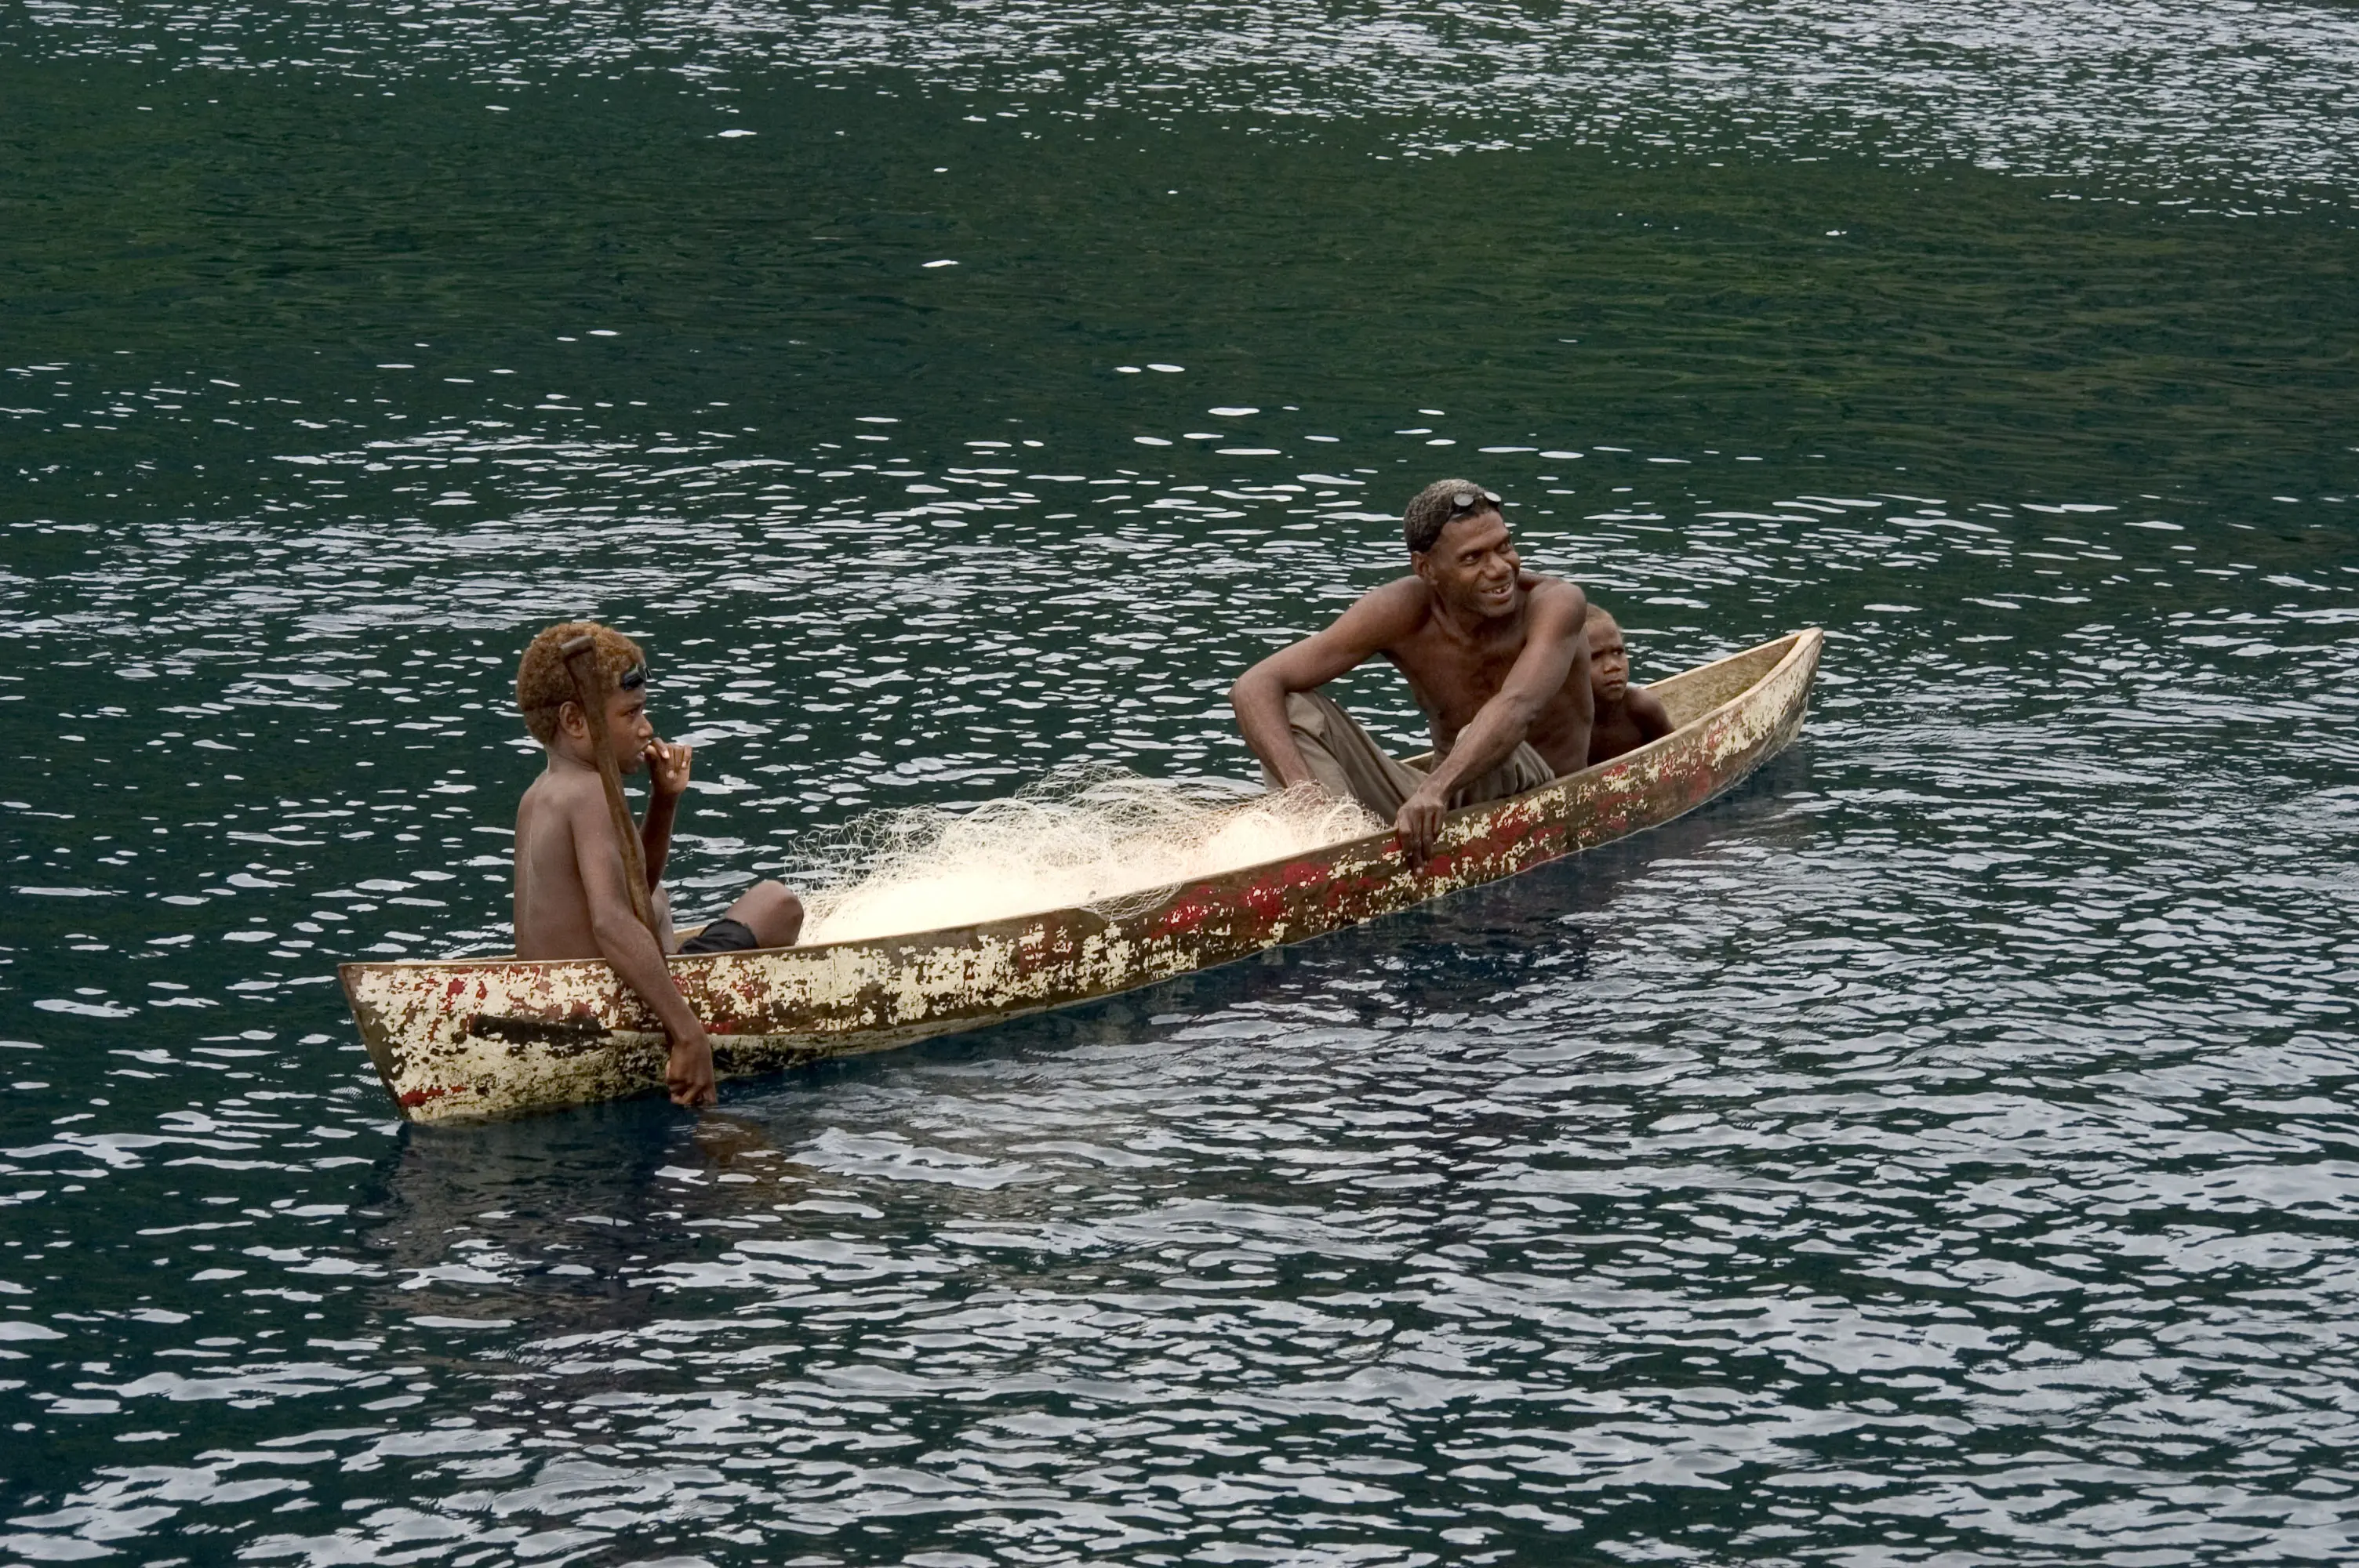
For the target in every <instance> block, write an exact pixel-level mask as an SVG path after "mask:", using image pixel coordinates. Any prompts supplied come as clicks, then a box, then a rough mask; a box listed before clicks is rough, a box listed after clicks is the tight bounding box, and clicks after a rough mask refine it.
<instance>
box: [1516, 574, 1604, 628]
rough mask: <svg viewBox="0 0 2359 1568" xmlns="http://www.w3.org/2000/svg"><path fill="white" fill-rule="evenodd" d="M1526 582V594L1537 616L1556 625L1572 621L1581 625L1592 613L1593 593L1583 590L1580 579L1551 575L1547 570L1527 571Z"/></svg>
mask: <svg viewBox="0 0 2359 1568" xmlns="http://www.w3.org/2000/svg"><path fill="white" fill-rule="evenodd" d="M1523 585H1524V597H1525V599H1526V600H1527V601H1528V602H1529V603H1530V605H1531V609H1532V613H1533V615H1534V618H1535V619H1538V620H1542V621H1545V622H1548V623H1549V624H1550V625H1554V626H1561V625H1563V624H1565V623H1566V622H1568V621H1570V623H1571V625H1573V626H1575V627H1578V626H1579V625H1581V623H1582V620H1583V618H1585V617H1586V616H1587V615H1588V613H1589V595H1587V594H1586V593H1583V592H1582V589H1581V585H1580V584H1579V583H1576V582H1568V581H1567V580H1565V579H1563V578H1560V577H1549V575H1548V574H1547V573H1545V572H1525V573H1524V574H1523Z"/></svg>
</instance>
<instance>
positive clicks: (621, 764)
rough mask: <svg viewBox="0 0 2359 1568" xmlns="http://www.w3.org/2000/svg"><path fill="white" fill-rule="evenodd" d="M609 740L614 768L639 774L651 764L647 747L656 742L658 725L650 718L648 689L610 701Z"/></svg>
mask: <svg viewBox="0 0 2359 1568" xmlns="http://www.w3.org/2000/svg"><path fill="white" fill-rule="evenodd" d="M606 738H607V740H608V741H611V742H612V743H613V745H614V765H615V766H616V767H618V768H620V769H621V770H622V771H623V772H625V773H637V772H638V771H639V769H640V767H641V766H642V765H644V763H645V762H646V760H647V745H648V743H649V742H650V741H654V740H655V738H656V727H655V721H654V720H652V719H649V718H648V717H647V687H646V686H645V685H644V684H642V685H639V686H636V687H630V688H628V689H626V690H622V691H615V692H610V693H608V694H607V697H606Z"/></svg>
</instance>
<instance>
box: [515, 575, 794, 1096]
mask: <svg viewBox="0 0 2359 1568" xmlns="http://www.w3.org/2000/svg"><path fill="white" fill-rule="evenodd" d="M585 634H586V635H588V636H590V637H592V638H593V639H595V645H596V663H597V666H598V680H599V684H600V686H601V687H602V688H603V694H604V697H605V700H606V736H607V742H608V744H609V745H611V746H612V747H613V749H614V761H615V763H616V765H617V766H618V767H619V768H620V769H621V771H622V772H624V773H636V772H638V770H639V769H640V768H641V767H642V766H645V767H646V768H647V770H648V775H649V784H650V789H649V792H648V799H647V820H646V822H645V823H644V824H642V825H641V827H640V829H639V842H640V846H641V848H642V849H643V850H644V852H645V854H646V857H647V887H648V891H649V892H651V893H653V895H654V902H655V906H656V910H657V916H658V918H657V924H658V927H659V928H660V929H659V930H658V931H649V930H648V929H647V927H646V926H644V925H640V924H639V920H638V916H637V915H636V914H633V913H632V910H631V895H630V883H629V881H627V876H626V873H625V871H624V869H623V849H622V846H621V845H620V844H618V843H617V842H615V838H614V816H613V815H612V813H610V812H609V811H608V809H607V806H606V791H605V785H604V784H602V783H601V782H600V780H599V776H598V753H597V751H596V748H595V746H594V745H593V743H592V740H591V731H590V720H589V717H588V715H586V714H584V713H583V712H582V705H581V704H580V702H579V701H577V700H576V697H575V692H574V687H573V677H572V676H571V673H570V672H569V671H568V670H567V669H566V667H565V660H564V658H563V657H562V655H561V654H560V653H559V650H560V648H562V647H563V646H564V645H565V643H568V642H570V641H571V640H572V639H573V638H575V637H579V636H582V635H585ZM516 707H517V708H518V709H519V710H521V711H522V713H523V714H524V721H525V727H526V728H527V729H528V730H531V731H532V736H533V739H534V740H536V741H539V742H540V743H541V746H542V748H543V750H544V751H545V752H547V753H548V766H547V768H545V769H544V770H543V771H542V773H541V775H540V777H538V778H537V779H535V780H534V781H533V782H532V785H531V787H530V788H528V789H527V790H526V791H525V792H524V799H523V801H522V802H521V803H520V804H519V805H518V806H516V957H519V958H603V959H605V960H606V962H607V963H608V964H610V965H612V966H613V967H614V973H615V974H617V975H619V976H621V977H622V980H623V983H624V984H625V985H627V986H629V987H630V988H631V989H633V990H635V991H636V992H637V993H638V994H639V996H640V998H641V999H642V1000H645V1001H646V1002H647V1006H648V1007H649V1008H650V1009H652V1010H653V1011H654V1012H655V1015H656V1017H657V1019H658V1021H660V1022H662V1024H663V1030H664V1033H665V1034H666V1035H667V1036H668V1037H669V1039H670V1041H671V1056H670V1060H669V1064H668V1065H667V1066H666V1069H665V1073H664V1082H665V1085H666V1087H669V1089H670V1091H671V1098H672V1100H673V1103H675V1104H677V1105H690V1106H693V1105H711V1104H712V1099H713V1094H712V1042H711V1041H710V1040H708V1039H707V1038H706V1037H705V1033H704V1024H703V1022H702V1021H701V1020H700V1019H699V1018H698V1017H697V1016H696V1014H695V1013H694V1012H693V1011H690V1008H689V1005H688V1001H687V999H685V998H684V997H682V996H681V995H680V994H679V987H678V986H676V985H674V984H673V983H672V979H671V970H670V969H669V968H668V967H667V966H666V965H665V963H664V954H665V953H666V952H667V951H669V950H672V949H673V948H675V947H677V950H678V951H679V952H682V953H726V952H734V951H736V950H739V949H742V948H749V947H787V946H793V945H794V940H795V937H796V936H797V935H799V934H800V933H801V930H802V924H803V906H802V903H801V901H800V900H799V899H797V898H796V897H795V895H794V894H793V893H791V892H788V891H787V889H785V888H784V887H781V886H780V885H778V884H777V882H758V883H756V885H755V886H754V887H753V888H752V889H751V890H750V891H748V892H746V894H745V896H744V897H743V898H741V899H739V900H738V901H737V902H736V903H734V904H731V905H730V906H729V913H728V914H725V915H723V916H722V918H720V919H719V920H716V921H714V922H712V924H711V925H707V926H706V927H705V928H704V929H703V930H702V931H701V932H699V933H698V934H697V935H694V936H691V937H690V938H689V939H688V941H687V942H686V943H684V944H682V943H676V942H675V941H674V939H673V935H672V929H671V914H670V907H671V906H670V900H669V897H668V896H667V894H666V893H665V892H664V889H663V868H664V860H665V858H666V857H667V856H668V855H669V853H670V852H671V829H672V823H673V821H674V819H675V818H676V817H677V816H679V797H680V795H682V794H683V793H684V792H685V791H686V790H687V788H688V775H689V767H690V762H691V761H692V760H693V753H692V752H691V751H690V748H689V747H687V746H682V745H676V744H669V745H668V744H666V743H665V742H663V741H658V740H657V739H656V731H655V726H654V725H652V724H650V723H649V722H648V721H647V657H646V655H645V654H642V653H640V652H639V645H638V644H637V643H634V642H632V641H631V639H629V638H628V637H625V636H624V635H623V634H622V633H619V632H616V631H614V630H613V629H612V628H610V627H605V626H601V625H599V624H598V623H597V622H591V621H574V622H567V623H566V624H564V625H561V626H551V627H550V628H549V630H547V631H545V632H543V633H541V634H540V635H539V636H538V637H535V638H534V639H533V640H532V645H531V646H530V647H528V648H527V649H526V650H525V654H524V661H523V663H522V664H520V665H518V666H517V667H516Z"/></svg>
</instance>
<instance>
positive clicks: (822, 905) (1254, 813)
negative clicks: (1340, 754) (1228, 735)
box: [797, 768, 1383, 945]
mask: <svg viewBox="0 0 2359 1568" xmlns="http://www.w3.org/2000/svg"><path fill="white" fill-rule="evenodd" d="M1382 826H1383V824H1382V823H1380V822H1378V821H1377V820H1376V819H1375V817H1374V816H1370V815H1369V814H1368V813H1367V812H1366V811H1364V810H1363V809H1362V808H1361V807H1360V806H1357V805H1355V804H1353V803H1352V802H1350V801H1338V800H1336V799H1335V798H1334V797H1333V796H1332V795H1326V794H1324V793H1322V792H1321V790H1319V789H1318V788H1317V787H1316V786H1312V785H1305V786H1302V787H1300V788H1297V789H1292V790H1288V791H1287V792H1286V793H1284V794H1282V795H1255V796H1251V797H1246V798H1239V797H1237V796H1234V795H1229V796H1207V795H1202V794H1197V793H1190V791H1189V790H1188V789H1187V788H1186V787H1185V786H1182V785H1180V784H1173V783H1171V782H1169V781H1168V780H1162V779H1149V778H1142V777H1140V776H1139V775H1137V774H1136V773H1126V772H1124V771H1122V770H1120V769H1114V768H1092V769H1087V770H1070V771H1066V772H1062V773H1054V774H1051V775H1050V776H1049V778H1047V779H1044V780H1043V781H1041V782H1040V783H1039V784H1034V785H1031V786H1030V787H1028V788H1027V789H1025V790H1023V791H1021V792H1020V793H1018V794H1016V795H1012V796H1009V797H1008V798H1006V799H1004V800H992V801H985V802H984V803H983V804H982V805H980V806H973V807H970V808H968V809H966V810H963V811H947V810H944V809H942V808H940V807H939V806H912V807H908V808H907V809H904V810H898V811H887V812H880V813H878V814H876V815H875V816H869V817H864V818H863V819H861V820H859V821H857V822H854V823H852V824H851V825H849V826H848V827H844V828H843V829H841V830H839V831H838V832H836V833H834V834H832V835H827V836H822V837H821V838H818V839H816V840H815V841H813V840H806V841H805V843H804V844H803V845H802V846H800V847H799V848H800V849H802V850H803V853H801V854H799V855H798V856H797V860H799V861H800V862H801V864H800V866H799V879H800V880H801V881H803V883H804V892H803V899H804V903H805V905H806V907H807V909H808V911H809V914H808V915H807V917H806V919H805V921H804V923H803V934H802V938H801V940H802V942H803V943H804V944H805V945H809V944H813V943H820V942H848V941H856V940H859V939H861V938H863V937H868V936H888V935H903V934H906V933H908V932H912V931H935V930H940V929H942V928H943V927H946V926H956V925H974V924H976V923H977V922H980V921H985V920H998V919H1002V918H1005V917H1006V916H1008V915H1015V914H1039V913H1041V912H1043V911H1045V910H1051V909H1067V908H1072V907H1075V906H1087V907H1090V908H1093V909H1096V910H1099V911H1101V912H1102V913H1104V914H1121V913H1124V911H1125V906H1133V907H1135V906H1140V905H1143V904H1145V903H1147V902H1149V901H1150V899H1149V896H1148V895H1152V894H1155V893H1157V892H1160V891H1161V890H1162V889H1165V888H1168V887H1170V886H1172V885H1174V884H1175V883H1179V882H1184V881H1192V880H1193V879H1195V878H1198V877H1206V876H1214V875H1217V874H1219V873H1220V872H1223V871H1236V870H1238V869H1239V868H1241V867H1245V866H1251V865H1256V864H1258V863H1259V862H1261V861H1263V860H1277V859H1279V858H1281V857H1284V856H1287V855H1297V854H1301V853H1303V852H1305V851H1307V850H1310V849H1319V848H1321V847H1322V846H1324V845H1328V844H1335V843H1341V842H1342V841H1343V840H1344V839H1346V838H1358V837H1360V836H1361V835H1362V834H1364V833H1373V832H1375V831H1376V830H1377V829H1378V828H1379V827H1382Z"/></svg>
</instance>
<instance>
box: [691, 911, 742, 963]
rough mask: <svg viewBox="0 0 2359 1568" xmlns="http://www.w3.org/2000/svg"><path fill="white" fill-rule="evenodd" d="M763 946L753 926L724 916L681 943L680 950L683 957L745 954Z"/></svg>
mask: <svg viewBox="0 0 2359 1568" xmlns="http://www.w3.org/2000/svg"><path fill="white" fill-rule="evenodd" d="M761 945H762V944H761V942H760V940H759V939H758V938H756V936H755V935H754V932H753V928H752V927H751V926H749V925H745V922H743V921H739V920H732V919H730V918H729V917H728V916H727V915H725V914H724V915H723V916H722V917H721V918H720V919H718V920H716V921H714V922H713V923H712V925H707V926H706V927H705V928H704V929H703V930H701V931H700V932H698V933H697V934H696V935H693V936H691V937H690V938H689V939H688V940H687V941H685V942H683V943H681V944H680V945H679V950H680V952H681V954H682V955H683V956H685V955H687V954H690V953H744V952H749V951H751V950H752V949H754V948H756V947H758V946H761Z"/></svg>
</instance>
